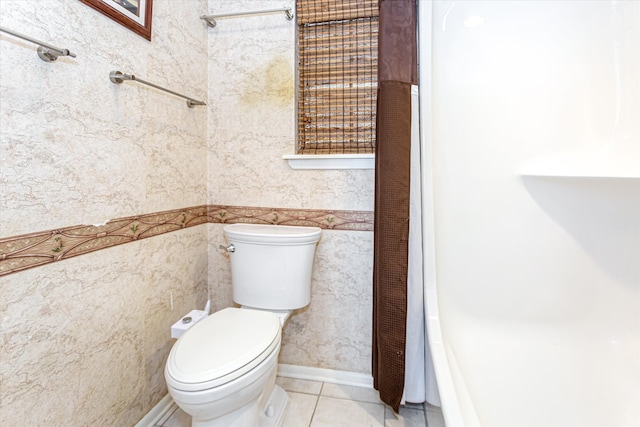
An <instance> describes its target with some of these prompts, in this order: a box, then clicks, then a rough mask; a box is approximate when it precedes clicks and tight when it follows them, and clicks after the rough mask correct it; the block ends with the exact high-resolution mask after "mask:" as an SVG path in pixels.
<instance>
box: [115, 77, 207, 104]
mask: <svg viewBox="0 0 640 427" xmlns="http://www.w3.org/2000/svg"><path fill="white" fill-rule="evenodd" d="M109 80H111V81H112V82H113V83H118V84H119V83H122V82H123V81H125V80H133V81H136V82H140V83H142V84H145V85H147V86H151V87H153V88H156V89H160V90H162V91H165V92H168V93H170V94H172V95H175V96H179V97H180V98H184V99H186V100H187V106H188V107H189V108H193V107H194V106H195V105H207V103H206V102H204V101H198V100H196V99H193V98H191V97H189V96H185V95H182V94H181V93H178V92H174V91H172V90H169V89H165V88H163V87H162V86H158V85H156V84H153V83H150V82H148V81H146V80H142V79H141V78H138V77H136V76H134V75H133V74H124V73H121V72H120V71H112V72H110V73H109Z"/></svg>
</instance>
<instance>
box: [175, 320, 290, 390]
mask: <svg viewBox="0 0 640 427" xmlns="http://www.w3.org/2000/svg"><path fill="white" fill-rule="evenodd" d="M279 344H280V321H279V319H278V316H276V315H275V314H274V313H271V312H268V311H258V310H245V309H239V308H226V309H224V310H221V311H218V312H216V313H214V314H212V315H211V316H209V317H207V318H206V319H203V320H201V321H200V322H198V323H196V324H195V325H193V327H191V328H190V329H189V330H188V331H187V332H185V333H184V334H183V335H182V337H180V339H179V340H178V341H177V342H176V343H175V344H174V346H173V348H172V349H171V352H170V353H169V358H168V359H167V365H166V370H165V373H166V379H167V384H168V385H170V386H172V387H174V388H176V389H179V390H187V391H189V390H204V389H208V388H212V387H217V386H219V385H221V384H225V383H227V382H229V381H232V380H234V379H235V378H238V377H239V376H241V375H243V374H244V373H246V372H248V371H249V370H251V369H253V368H254V367H255V366H257V365H258V364H259V363H260V362H262V361H263V360H264V359H266V358H267V356H269V355H270V354H271V353H272V352H273V349H274V348H275V347H277V346H278V345H279Z"/></svg>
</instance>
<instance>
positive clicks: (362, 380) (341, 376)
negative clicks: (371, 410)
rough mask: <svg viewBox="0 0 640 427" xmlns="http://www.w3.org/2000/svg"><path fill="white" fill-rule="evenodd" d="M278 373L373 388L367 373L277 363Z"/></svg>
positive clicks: (302, 378) (371, 378)
mask: <svg viewBox="0 0 640 427" xmlns="http://www.w3.org/2000/svg"><path fill="white" fill-rule="evenodd" d="M278 375H279V376H281V377H287V378H295V379H299V380H311V381H321V382H325V383H332V384H342V385H352V386H356V387H366V388H373V377H372V376H371V375H367V374H361V373H358V372H349V371H335V370H333V369H323V368H310V367H308V366H298V365H286V364H283V363H279V364H278Z"/></svg>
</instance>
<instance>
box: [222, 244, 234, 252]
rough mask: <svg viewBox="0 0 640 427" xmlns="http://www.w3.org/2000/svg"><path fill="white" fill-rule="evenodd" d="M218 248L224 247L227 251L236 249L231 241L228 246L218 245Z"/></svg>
mask: <svg viewBox="0 0 640 427" xmlns="http://www.w3.org/2000/svg"><path fill="white" fill-rule="evenodd" d="M220 249H224V250H225V251H227V252H235V251H236V247H235V246H233V243H232V244H230V245H229V246H224V245H220Z"/></svg>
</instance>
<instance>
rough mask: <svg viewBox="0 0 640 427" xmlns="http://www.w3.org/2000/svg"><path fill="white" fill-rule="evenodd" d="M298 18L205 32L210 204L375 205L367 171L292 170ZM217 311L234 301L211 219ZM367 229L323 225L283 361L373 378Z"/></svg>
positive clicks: (255, 5) (231, 22) (248, 5)
mask: <svg viewBox="0 0 640 427" xmlns="http://www.w3.org/2000/svg"><path fill="white" fill-rule="evenodd" d="M283 6H284V7H291V8H292V9H295V1H294V0H286V1H282V0H272V1H271V0H270V1H259V2H257V1H252V0H244V1H242V0H233V1H231V0H227V1H218V0H210V1H209V12H210V13H211V14H216V13H227V12H240V11H252V10H260V9H280V8H282V7H283ZM295 34H296V23H295V19H294V20H293V21H288V20H286V18H285V17H284V14H278V15H265V16H253V17H236V18H231V19H220V20H218V23H217V26H216V27H215V28H210V29H209V101H208V102H209V126H208V129H209V137H208V140H209V144H208V148H209V152H208V159H209V160H208V163H209V169H208V171H209V178H208V183H209V186H208V190H209V192H208V200H207V202H208V203H209V204H216V205H241V206H266V207H268V206H272V207H280V208H296V209H332V210H358V211H373V188H374V171H373V170H292V169H290V168H289V166H288V164H287V163H286V162H285V161H284V160H282V158H281V156H282V155H283V154H293V153H294V145H295V139H296V128H297V123H296V103H295V93H296V85H295V80H296V78H295V64H296V63H295V61H296V50H295V46H296V43H295ZM209 230H210V233H209V236H210V237H209V243H210V251H209V254H210V258H209V292H210V294H211V295H212V305H213V308H215V309H219V308H222V307H226V306H228V305H231V304H232V299H231V286H230V283H231V279H230V271H229V262H228V260H227V257H226V255H225V254H223V253H222V252H221V251H220V250H218V245H219V244H221V243H225V240H224V237H223V234H222V226H221V225H218V224H210V225H209ZM372 238H373V233H371V232H370V231H333V230H323V232H322V237H321V240H320V243H319V244H318V249H317V252H316V257H315V265H314V273H313V279H312V280H313V282H312V288H311V303H310V304H309V306H308V307H306V308H304V309H302V310H300V311H298V312H296V313H295V315H294V316H292V317H291V318H290V319H289V322H288V324H287V327H286V328H285V329H284V337H283V346H282V350H281V352H280V363H285V364H292V365H302V366H308V367H319V368H327V369H335V370H342V371H351V372H359V373H365V374H370V372H371V305H372V287H371V280H372V268H373V267H372V264H373V241H372Z"/></svg>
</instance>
